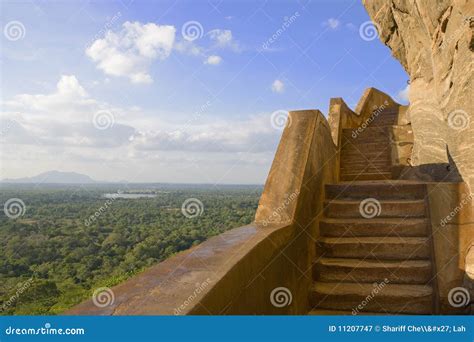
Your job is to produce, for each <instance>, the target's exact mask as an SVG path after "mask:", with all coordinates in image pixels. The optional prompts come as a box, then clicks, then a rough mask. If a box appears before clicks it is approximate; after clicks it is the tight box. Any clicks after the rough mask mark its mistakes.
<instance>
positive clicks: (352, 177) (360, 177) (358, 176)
mask: <svg viewBox="0 0 474 342" xmlns="http://www.w3.org/2000/svg"><path fill="white" fill-rule="evenodd" d="M340 179H341V181H364V180H390V179H392V173H391V172H381V173H380V172H378V173H375V172H374V173H364V172H362V173H361V172H359V173H354V174H350V173H341V176H340Z"/></svg>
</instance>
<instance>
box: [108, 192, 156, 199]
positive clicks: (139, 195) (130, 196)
mask: <svg viewBox="0 0 474 342" xmlns="http://www.w3.org/2000/svg"><path fill="white" fill-rule="evenodd" d="M104 197H105V198H112V199H117V198H125V199H136V198H153V197H156V194H117V193H113V194H104Z"/></svg>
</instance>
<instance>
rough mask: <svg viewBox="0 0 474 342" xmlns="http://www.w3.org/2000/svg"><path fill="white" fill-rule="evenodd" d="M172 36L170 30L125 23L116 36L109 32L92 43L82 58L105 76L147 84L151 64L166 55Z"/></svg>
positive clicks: (170, 46) (167, 26) (157, 26)
mask: <svg viewBox="0 0 474 342" xmlns="http://www.w3.org/2000/svg"><path fill="white" fill-rule="evenodd" d="M175 36H176V29H175V27H174V26H169V25H156V24H154V23H148V24H141V23H140V22H129V21H127V22H125V23H124V24H123V25H122V29H121V30H120V31H119V32H113V31H111V30H109V31H107V33H106V34H105V37H104V38H102V39H97V40H96V41H94V42H93V43H92V45H91V46H90V47H88V48H87V49H86V54H87V56H89V57H90V58H91V59H92V60H93V61H94V62H96V63H97V67H98V68H99V69H101V70H102V71H103V72H104V73H105V74H107V75H111V76H122V77H128V78H129V79H130V80H131V81H132V82H133V83H150V82H152V81H153V79H152V77H151V76H150V74H149V68H150V65H151V63H152V62H153V61H154V60H156V59H161V60H163V59H166V58H167V57H168V56H169V55H170V53H171V50H172V49H173V45H174V42H175Z"/></svg>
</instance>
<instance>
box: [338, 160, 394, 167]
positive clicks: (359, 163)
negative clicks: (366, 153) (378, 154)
mask: <svg viewBox="0 0 474 342" xmlns="http://www.w3.org/2000/svg"><path fill="white" fill-rule="evenodd" d="M366 166H370V167H386V166H390V167H391V166H392V163H391V161H390V160H389V159H388V158H385V159H381V160H367V159H364V160H360V159H357V160H341V169H352V168H358V169H360V168H361V167H362V168H363V167H366Z"/></svg>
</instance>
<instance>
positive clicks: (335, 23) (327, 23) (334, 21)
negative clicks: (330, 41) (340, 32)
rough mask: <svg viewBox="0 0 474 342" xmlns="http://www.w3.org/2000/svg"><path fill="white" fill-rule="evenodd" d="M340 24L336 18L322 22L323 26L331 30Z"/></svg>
mask: <svg viewBox="0 0 474 342" xmlns="http://www.w3.org/2000/svg"><path fill="white" fill-rule="evenodd" d="M340 25H341V21H340V20H338V19H336V18H329V19H328V20H326V21H325V22H323V26H326V27H329V28H330V29H331V30H335V29H337V28H338V27H339V26H340Z"/></svg>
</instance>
